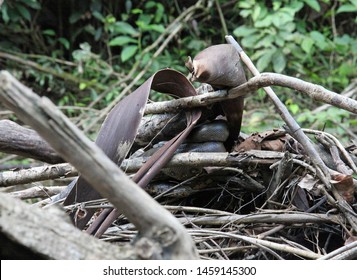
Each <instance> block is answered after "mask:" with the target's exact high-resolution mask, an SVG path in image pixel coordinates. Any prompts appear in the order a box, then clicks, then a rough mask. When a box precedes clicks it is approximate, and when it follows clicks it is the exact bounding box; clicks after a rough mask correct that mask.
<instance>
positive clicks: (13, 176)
mask: <svg viewBox="0 0 357 280" xmlns="http://www.w3.org/2000/svg"><path fill="white" fill-rule="evenodd" d="M76 175H78V172H77V171H76V169H75V168H74V167H73V166H71V165H70V164H68V163H61V164H56V165H50V166H40V167H33V168H31V169H22V170H18V171H4V172H1V173H0V187H7V186H13V185H20V184H28V183H32V182H38V181H44V180H49V179H57V178H62V177H73V176H76Z"/></svg>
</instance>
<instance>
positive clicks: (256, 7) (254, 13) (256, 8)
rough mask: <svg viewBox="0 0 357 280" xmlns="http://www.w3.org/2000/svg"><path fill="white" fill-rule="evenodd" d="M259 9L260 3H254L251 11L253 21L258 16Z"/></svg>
mask: <svg viewBox="0 0 357 280" xmlns="http://www.w3.org/2000/svg"><path fill="white" fill-rule="evenodd" d="M261 10H262V8H261V7H260V5H255V7H254V9H253V13H252V19H253V21H256V20H257V19H258V18H259V16H260V12H261Z"/></svg>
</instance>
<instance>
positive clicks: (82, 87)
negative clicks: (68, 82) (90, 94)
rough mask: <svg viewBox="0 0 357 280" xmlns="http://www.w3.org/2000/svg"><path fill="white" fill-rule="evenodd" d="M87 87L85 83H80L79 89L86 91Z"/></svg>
mask: <svg viewBox="0 0 357 280" xmlns="http://www.w3.org/2000/svg"><path fill="white" fill-rule="evenodd" d="M86 87H87V84H86V83H84V82H81V83H79V89H80V90H84V89H85V88H86Z"/></svg>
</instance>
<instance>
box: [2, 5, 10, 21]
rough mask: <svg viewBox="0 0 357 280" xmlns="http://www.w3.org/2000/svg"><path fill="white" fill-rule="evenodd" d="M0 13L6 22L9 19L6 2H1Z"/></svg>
mask: <svg viewBox="0 0 357 280" xmlns="http://www.w3.org/2000/svg"><path fill="white" fill-rule="evenodd" d="M0 10H1V14H2V19H3V20H4V22H5V23H8V22H9V20H10V17H9V14H8V13H7V3H6V2H5V3H3V5H2V7H1V9H0Z"/></svg>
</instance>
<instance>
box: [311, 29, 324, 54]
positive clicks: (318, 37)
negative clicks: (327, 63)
mask: <svg viewBox="0 0 357 280" xmlns="http://www.w3.org/2000/svg"><path fill="white" fill-rule="evenodd" d="M310 36H311V38H312V39H313V40H314V41H315V45H316V46H317V47H318V48H319V49H321V50H325V49H326V48H327V47H328V43H327V41H326V38H325V36H324V35H323V34H322V33H320V32H318V31H311V32H310Z"/></svg>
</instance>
